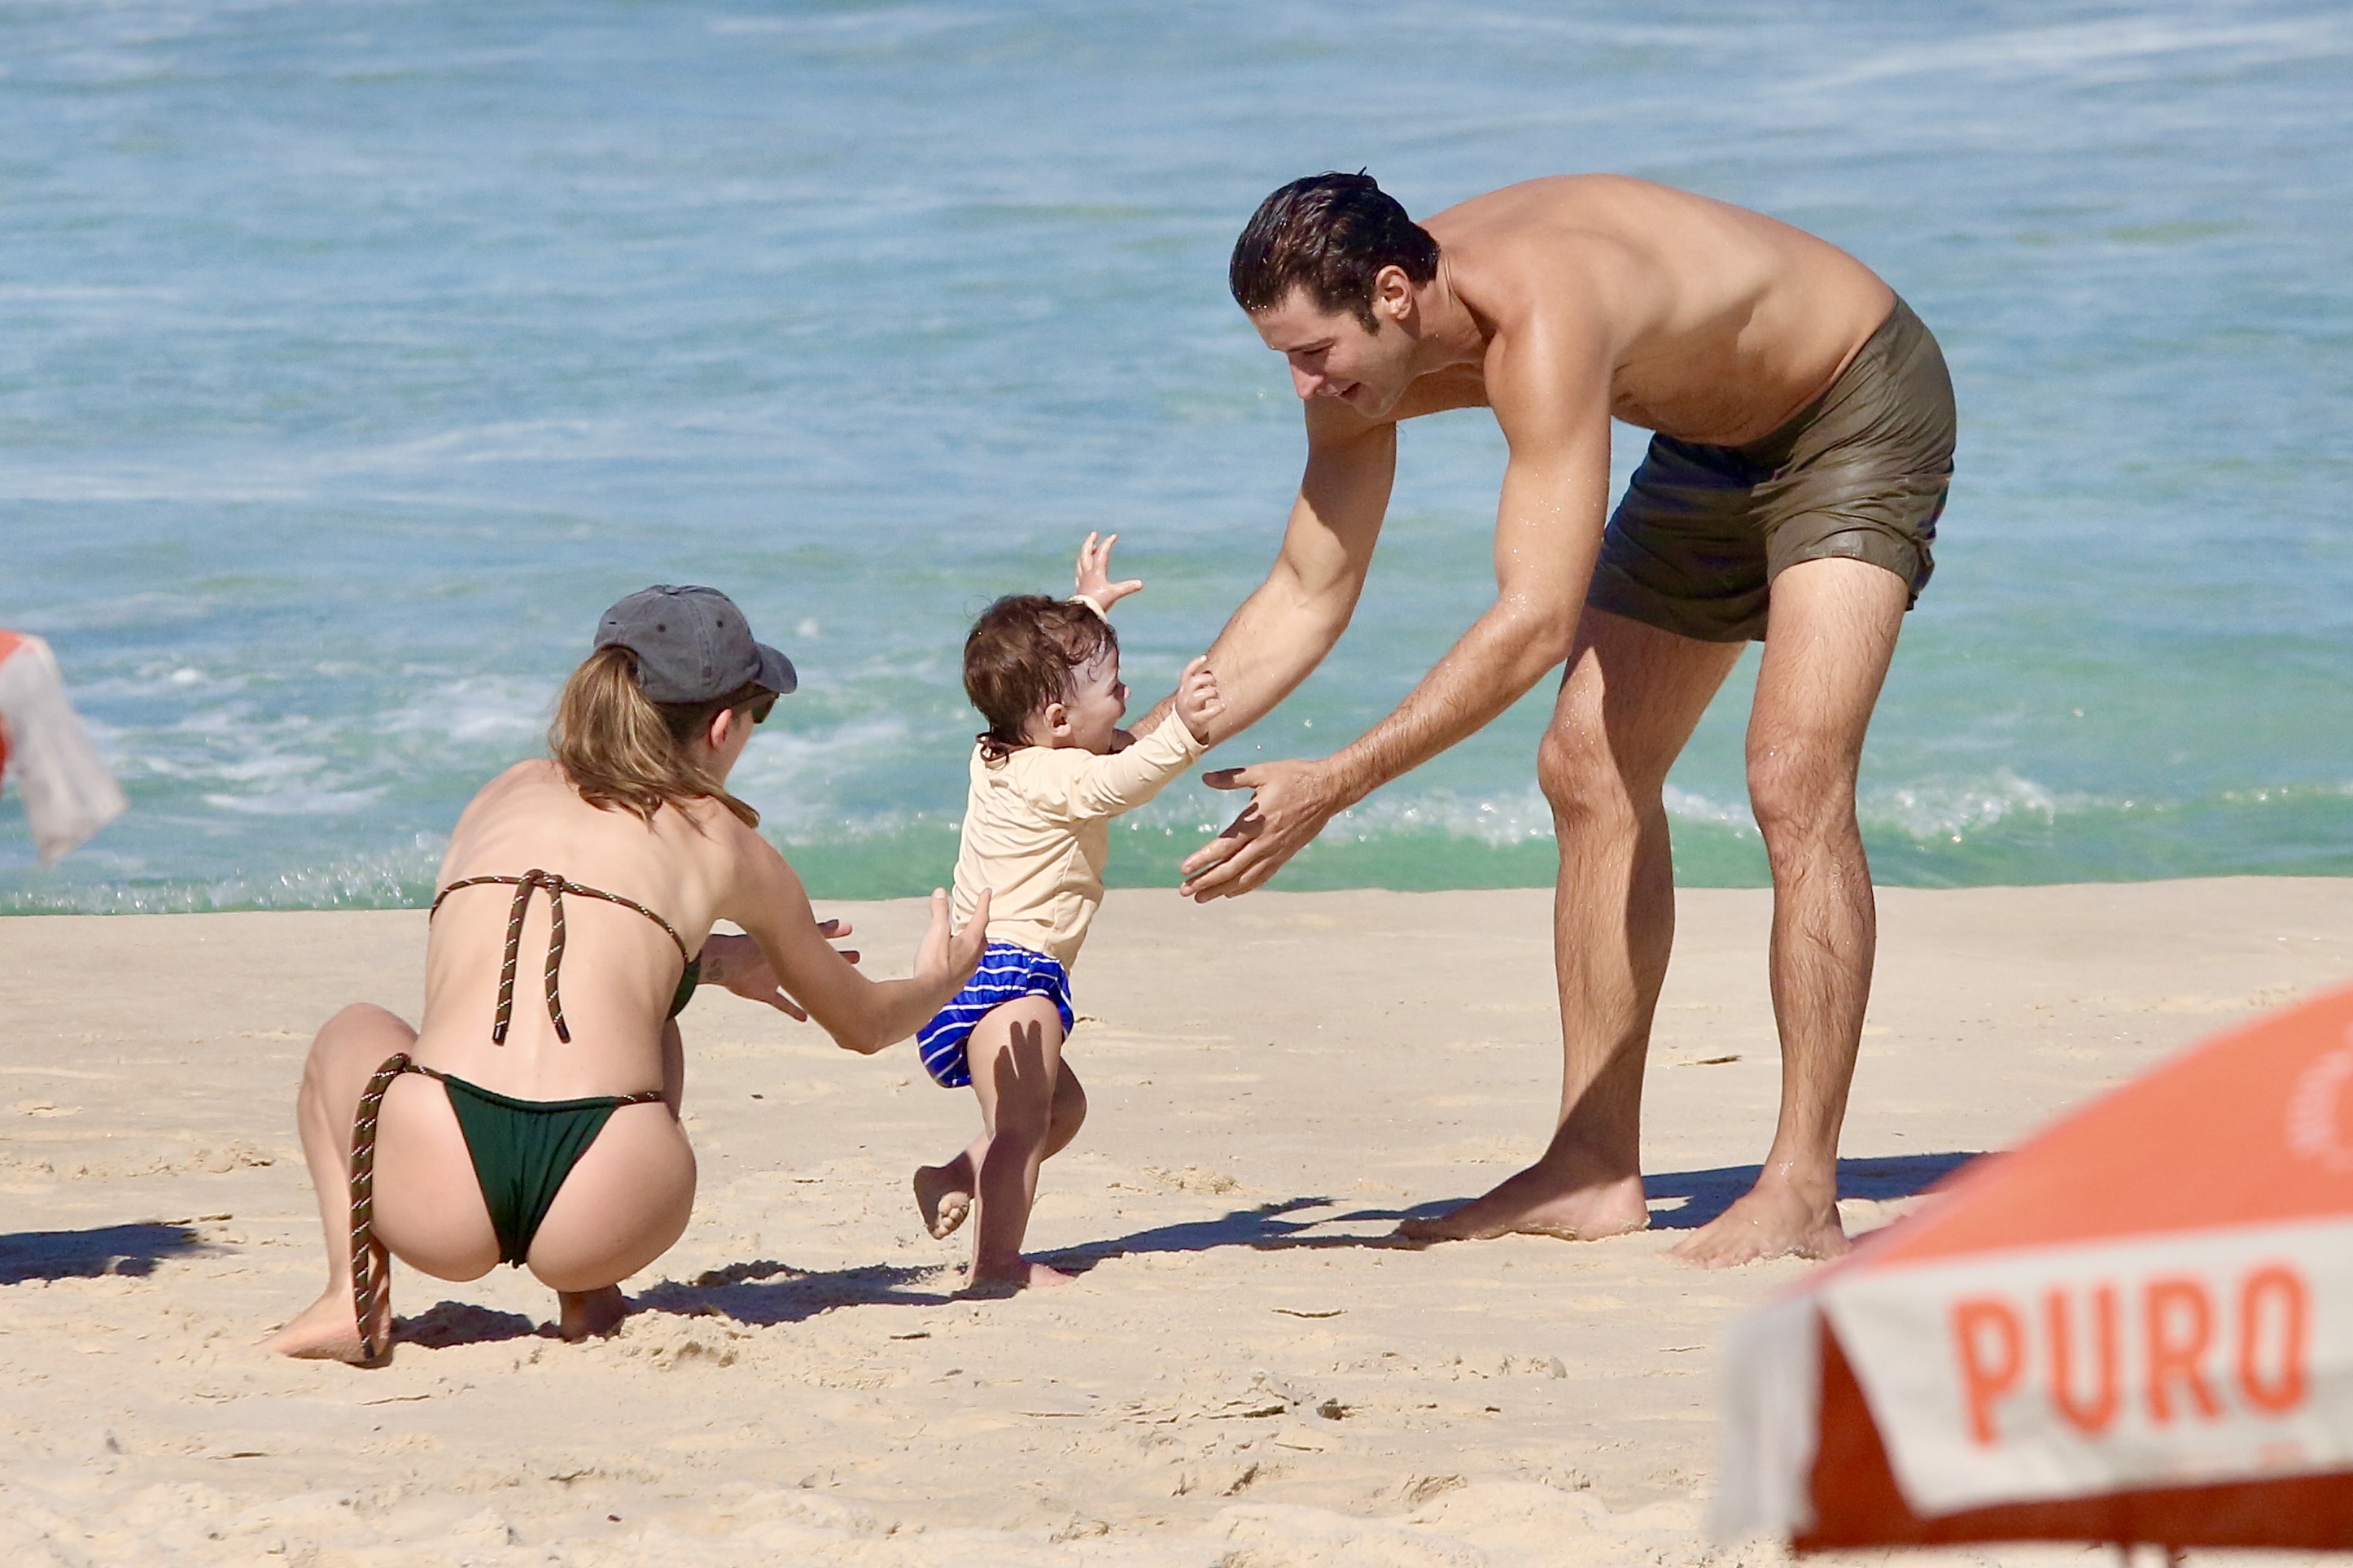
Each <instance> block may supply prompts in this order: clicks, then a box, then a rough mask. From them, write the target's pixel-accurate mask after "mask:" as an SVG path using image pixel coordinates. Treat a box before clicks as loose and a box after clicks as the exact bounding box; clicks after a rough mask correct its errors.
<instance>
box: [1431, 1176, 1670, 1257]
mask: <svg viewBox="0 0 2353 1568" xmlns="http://www.w3.org/2000/svg"><path fill="white" fill-rule="evenodd" d="M1650 1223H1651V1210H1650V1205H1647V1204H1646V1203H1644V1202H1643V1199H1642V1178H1641V1176H1639V1175H1633V1176H1620V1177H1616V1178H1614V1179H1611V1180H1608V1181H1599V1182H1587V1183H1584V1184H1576V1185H1563V1184H1559V1182H1558V1181H1557V1179H1556V1178H1554V1177H1553V1176H1551V1175H1550V1174H1549V1173H1547V1172H1546V1170H1545V1169H1544V1167H1543V1166H1541V1165H1535V1166H1531V1167H1529V1168H1528V1169H1527V1170H1525V1171H1522V1172H1520V1173H1518V1174H1517V1175H1514V1176H1511V1177H1509V1178H1507V1179H1506V1180H1505V1181H1504V1183H1503V1184H1501V1185H1499V1186H1497V1187H1496V1188H1495V1189H1494V1190H1493V1191H1492V1192H1490V1193H1488V1194H1485V1195H1484V1196H1483V1197H1476V1198H1473V1199H1472V1200H1471V1201H1470V1202H1469V1203H1467V1204H1464V1205H1462V1206H1461V1208H1457V1209H1450V1210H1449V1211H1447V1212H1446V1213H1445V1214H1442V1215H1432V1216H1430V1218H1428V1219H1409V1220H1406V1221H1403V1222H1401V1223H1400V1224H1399V1225H1398V1227H1397V1234H1398V1237H1400V1238H1401V1239H1403V1240H1406V1241H1485V1240H1487V1239H1489V1238H1490V1237H1498V1236H1513V1235H1519V1236H1550V1237H1559V1238H1560V1239H1561V1240H1563V1241H1599V1240H1600V1239H1601V1238H1602V1237H1606V1236H1624V1235H1627V1234H1628V1233H1630V1232H1632V1231H1637V1230H1641V1229H1642V1228H1643V1227H1645V1226H1648V1225H1649V1224H1650Z"/></svg>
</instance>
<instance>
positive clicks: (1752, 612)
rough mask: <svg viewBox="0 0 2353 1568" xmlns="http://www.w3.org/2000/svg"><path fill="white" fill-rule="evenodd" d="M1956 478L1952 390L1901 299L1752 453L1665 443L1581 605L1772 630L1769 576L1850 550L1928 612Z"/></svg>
mask: <svg viewBox="0 0 2353 1568" xmlns="http://www.w3.org/2000/svg"><path fill="white" fill-rule="evenodd" d="M1952 478H1953V382H1952V377H1951V376H1950V375H1949V374H1947V372H1946V369H1945V356H1944V353H1943V352H1942V351H1941V350H1939V349H1938V348H1937V347H1936V338H1935V337H1934V336H1932V335H1931V334H1930V333H1929V331H1928V329H1927V327H1926V325H1924V324H1923V323H1922V321H1921V320H1920V318H1919V317H1917V316H1915V315H1914V314H1913V313H1912V308H1911V307H1910V306H1908V305H1906V304H1905V303H1904V301H1903V300H1896V301H1895V309H1894V310H1892V311H1890V312H1889V313H1888V317H1887V320H1886V321H1883V322H1881V323H1880V325H1879V330H1878V331H1875V332H1873V333H1872V335H1871V337H1870V340H1869V341H1868V342H1865V343H1864V344H1863V345H1862V349H1861V350H1860V351H1859V352H1858V353H1856V354H1855V356H1854V358H1853V359H1852V361H1851V362H1850V363H1848V365H1847V367H1846V369H1844V370H1843V371H1841V372H1840V373H1839V378H1838V380H1836V381H1834V382H1832V383H1831V388H1830V390H1829V391H1828V392H1825V393H1823V394H1822V395H1820V397H1818V398H1816V399H1815V400H1814V401H1813V402H1812V403H1810V404H1809V405H1807V406H1806V407H1804V408H1802V409H1800V410H1799V412H1798V413H1797V414H1796V415H1795V416H1792V417H1791V418H1790V419H1789V421H1788V423H1787V424H1785V425H1783V426H1781V427H1780V428H1779V429H1778V430H1776V431H1774V432H1773V433H1772V434H1771V435H1769V436H1766V437H1762V438H1760V439H1758V440H1755V441H1751V442H1749V443H1748V444H1747V445H1746V446H1741V447H1703V446H1700V445H1698V444H1696V443H1694V442H1690V441H1678V440H1676V439H1674V438H1673V437H1670V436H1654V437H1651V450H1650V453H1649V455H1648V456H1646V457H1645V458H1643V459H1642V466H1641V468H1637V469H1635V470H1634V477H1633V479H1631V480H1630V481H1629V482H1628V484H1627V486H1626V494H1625V497H1624V498H1623V499H1622V500H1620V501H1619V503H1618V510H1617V512H1616V513H1615V515H1613V516H1612V517H1611V518H1610V519H1609V531H1607V532H1606V533H1605V534H1604V535H1603V536H1602V541H1601V559H1600V560H1599V563H1596V565H1595V566H1594V569H1593V587H1592V590H1591V592H1590V593H1588V595H1586V603H1587V604H1588V605H1592V606H1593V607H1594V608H1595V609H1598V610H1608V611H1609V612H1610V613H1611V614H1612V615H1619V616H1628V617H1630V618H1631V619H1633V620H1638V621H1641V622H1642V623H1643V624H1644V625H1646V626H1657V627H1659V628H1660V629H1661V630H1662V631H1670V632H1673V633H1675V634H1677V635H1678V636H1681V637H1696V638H1699V639H1700V640H1702V641H1704V642H1746V641H1749V640H1751V639H1754V638H1760V637H1764V636H1765V611H1766V602H1767V592H1768V590H1769V588H1770V586H1771V584H1772V582H1773V579H1774V578H1776V577H1778V576H1779V575H1780V574H1782V573H1783V572H1784V571H1786V570H1787V569H1788V568H1789V567H1791V566H1794V565H1796V564H1797V563H1799V562H1800V561H1816V560H1820V559H1821V558H1823V557H1825V556H1846V557H1850V558H1852V559H1853V560H1857V561H1868V562H1870V563H1872V564H1873V565H1874V566H1883V567H1885V568H1886V569H1887V570H1888V571H1890V572H1893V573H1894V574H1896V575H1897V576H1898V577H1901V578H1903V579H1904V581H1905V583H1906V584H1909V585H1910V587H1911V590H1912V601H1913V602H1914V603H1917V602H1918V600H1919V597H1920V590H1921V589H1922V588H1924V587H1926V585H1927V583H1928V574H1929V573H1930V572H1931V571H1933V570H1934V569H1935V566H1936V563H1935V562H1934V561H1933V560H1932V559H1931V558H1930V555H1929V550H1930V547H1931V546H1932V545H1933V544H1934V543H1935V542H1936V519H1937V516H1938V515H1939V514H1940V513H1942V512H1943V511H1944V510H1945V492H1946V490H1947V488H1948V487H1949V486H1950V485H1951V483H1952Z"/></svg>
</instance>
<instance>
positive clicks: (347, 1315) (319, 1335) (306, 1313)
mask: <svg viewBox="0 0 2353 1568" xmlns="http://www.w3.org/2000/svg"><path fill="white" fill-rule="evenodd" d="M385 1327H386V1328H387V1329H388V1328H389V1327H390V1325H389V1324H385ZM390 1338H391V1336H390V1335H389V1334H386V1335H385V1352H384V1353H383V1354H382V1355H381V1356H379V1357H377V1358H376V1360H375V1361H373V1362H371V1361H369V1360H368V1359H367V1357H366V1356H365V1355H364V1353H363V1352H361V1350H360V1330H359V1322H358V1321H357V1320H356V1319H354V1318H353V1315H352V1292H351V1289H350V1287H348V1286H346V1287H344V1288H343V1289H340V1290H330V1291H328V1292H327V1293H326V1294H325V1295H323V1296H322V1297H320V1298H319V1299H318V1300H315V1301H313V1302H311V1304H310V1305H309V1306H308V1307H306V1308H304V1309H303V1310H302V1311H301V1313H300V1314H299V1315H298V1316H296V1317H295V1319H294V1320H293V1321H291V1322H290V1323H288V1324H287V1325H286V1326H285V1327H284V1328H282V1329H280V1330H279V1331H277V1332H276V1333H274V1334H272V1335H270V1336H269V1338H268V1339H266V1340H264V1341H262V1342H261V1344H262V1348H263V1349H264V1350H269V1351H275V1352H278V1353H279V1354H280V1355H283V1356H292V1357H294V1358H295V1359H296V1360H298V1361H340V1362H348V1363H351V1364H352V1365H353V1366H381V1365H382V1364H383V1363H385V1361H388V1360H390V1359H391V1356H392V1350H391V1346H390V1344H389V1340H390Z"/></svg>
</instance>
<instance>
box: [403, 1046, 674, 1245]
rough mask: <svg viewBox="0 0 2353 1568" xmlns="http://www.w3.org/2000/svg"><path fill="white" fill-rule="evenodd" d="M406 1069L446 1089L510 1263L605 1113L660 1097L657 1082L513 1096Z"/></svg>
mask: <svg viewBox="0 0 2353 1568" xmlns="http://www.w3.org/2000/svg"><path fill="white" fill-rule="evenodd" d="M408 1070H410V1071H411V1072H421V1073H424V1074H426V1076H427V1077H429V1078H437V1079H440V1080H441V1087H442V1088H444V1089H448V1091H449V1109H450V1110H454V1111H456V1112H457V1113H458V1131H460V1132H462V1133H464V1134H465V1136H466V1152H467V1153H468V1154H469V1155H470V1156H471V1157H472V1158H473V1162H474V1180H475V1181H477V1182H478V1183H480V1184H481V1188H482V1202H483V1204H484V1205H486V1206H487V1207H488V1208H489V1209H490V1211H491V1229H492V1230H494V1231H496V1232H498V1236H499V1261H500V1262H501V1263H512V1264H513V1265H514V1266H515V1267H516V1268H522V1262H523V1259H524V1258H527V1257H529V1256H530V1255H531V1244H532V1238H533V1237H536V1236H537V1235H538V1234H539V1227H540V1226H541V1225H542V1224H543V1222H544V1221H545V1220H546V1218H547V1211H548V1210H549V1209H550V1208H551V1207H553V1206H554V1203H555V1194H558V1193H560V1192H562V1191H563V1190H564V1183H565V1178H567V1177H569V1176H570V1175H571V1174H572V1167H573V1166H575V1165H576V1164H578V1163H580V1156H581V1155H583V1154H586V1152H588V1145H590V1144H591V1143H594V1142H596V1134H598V1133H599V1132H602V1131H604V1130H605V1122H606V1121H607V1119H608V1118H609V1117H611V1115H612V1114H613V1112H615V1111H616V1110H619V1109H620V1108H621V1107H623V1106H625V1105H658V1104H659V1103H660V1102H661V1091H660V1090H659V1089H649V1090H647V1091H646V1092H645V1093H643V1094H632V1095H623V1096H616V1095H610V1094H599V1095H592V1096H590V1097H589V1098H588V1099H586V1100H516V1099H514V1098H513V1097H512V1096H511V1095H504V1094H500V1093H497V1092H496V1091H495V1090H491V1089H484V1088H482V1087H481V1086H480V1084H475V1083H468V1082H467V1081H466V1080H465V1079H462V1078H452V1077H450V1076H449V1075H448V1074H447V1073H438V1072H434V1071H433V1070H432V1069H431V1068H421V1067H411V1068H409V1069H408Z"/></svg>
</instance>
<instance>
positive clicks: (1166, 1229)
mask: <svg viewBox="0 0 2353 1568" xmlns="http://www.w3.org/2000/svg"><path fill="white" fill-rule="evenodd" d="M1976 1158H1977V1156H1976V1155H1975V1154H1973V1153H1966V1152H1949V1153H1940V1154H1894V1155H1882V1156H1878V1157H1875V1158H1871V1159H1860V1160H1841V1161H1840V1162H1839V1194H1840V1195H1841V1197H1848V1198H1869V1199H1873V1200H1876V1201H1880V1202H1885V1201H1886V1200H1888V1199H1891V1198H1902V1197H1910V1196H1913V1195H1914V1194H1918V1193H1921V1192H1925V1191H1926V1190H1927V1188H1929V1187H1930V1186H1932V1185H1934V1184H1936V1182H1938V1181H1941V1180H1942V1179H1943V1178H1944V1177H1946V1176H1947V1175H1949V1174H1950V1173H1952V1172H1954V1171H1956V1170H1957V1169H1959V1168H1960V1167H1961V1166H1962V1165H1964V1164H1966V1163H1968V1162H1969V1161H1971V1160H1973V1159H1976ZM1759 1169H1760V1167H1758V1166H1756V1165H1725V1166H1720V1167H1718V1168H1716V1169H1714V1170H1707V1171H1668V1172H1662V1173H1654V1174H1651V1175H1649V1176H1647V1177H1645V1178H1644V1180H1645V1184H1646V1185H1647V1186H1648V1188H1649V1191H1650V1194H1651V1198H1652V1200H1653V1201H1657V1200H1661V1199H1664V1200H1667V1201H1669V1202H1670V1203H1672V1202H1674V1201H1675V1200H1681V1202H1680V1205H1678V1206H1674V1207H1670V1208H1666V1209H1662V1210H1660V1211H1658V1212H1656V1213H1655V1214H1654V1215H1652V1217H1651V1225H1652V1226H1653V1227H1654V1228H1657V1229H1660V1230H1695V1229H1697V1228H1698V1227H1699V1226H1704V1225H1705V1224H1706V1223H1707V1222H1708V1221H1710V1220H1712V1219H1714V1218H1715V1216H1716V1215H1720V1214H1722V1213H1723V1212H1724V1211H1725V1209H1726V1208H1728V1207H1730V1206H1731V1204H1732V1201H1733V1200H1734V1199H1735V1198H1736V1197H1738V1196H1739V1195H1740V1194H1742V1193H1745V1192H1746V1191H1747V1190H1748V1188H1749V1186H1750V1185H1751V1184H1753V1183H1755V1181H1756V1180H1757V1173H1758V1171H1759ZM1464 1201H1466V1200H1464V1199H1461V1198H1451V1199H1443V1200H1440V1201H1436V1202H1431V1203H1426V1204H1417V1205H1414V1206H1413V1207H1412V1208H1409V1209H1381V1208H1376V1209H1350V1210H1347V1211H1345V1212H1334V1211H1335V1209H1336V1207H1337V1205H1335V1204H1334V1203H1333V1201H1332V1200H1331V1199H1330V1198H1328V1197H1296V1198H1285V1199H1282V1201H1280V1202H1277V1203H1270V1204H1261V1205H1258V1206H1257V1207H1255V1208H1248V1209H1235V1210H1233V1211H1232V1212H1231V1213H1229V1214H1225V1215H1219V1217H1217V1218H1215V1219H1202V1220H1187V1221H1181V1222H1179V1223H1177V1224H1175V1225H1164V1226H1154V1227H1152V1228H1151V1229H1149V1230H1139V1231H1134V1232H1132V1233H1130V1234H1129V1235H1126V1236H1122V1237H1111V1238H1108V1239H1106V1240H1103V1241H1095V1242H1088V1243H1086V1244H1084V1245H1082V1246H1079V1247H1065V1248H1063V1249H1061V1250H1060V1251H1056V1252H1050V1253H1045V1254H1039V1255H1033V1256H1041V1257H1042V1258H1044V1260H1045V1261H1047V1262H1049V1263H1051V1264H1052V1265H1053V1266H1054V1267H1055V1268H1060V1269H1062V1270H1064V1271H1066V1272H1068V1273H1072V1274H1083V1273H1085V1272H1086V1271H1087V1270H1088V1269H1090V1268H1093V1267H1094V1266H1095V1265H1097V1264H1099V1263H1102V1262H1104V1261H1106V1260H1108V1259H1110V1258H1128V1257H1134V1256H1137V1255H1140V1254H1145V1253H1155V1252H1208V1251H1210V1250H1213V1249H1215V1248H1217V1247H1250V1248H1253V1249H1256V1250H1259V1251H1282V1250H1287V1249H1290V1248H1293V1247H1410V1246H1412V1245H1414V1244H1412V1243H1409V1242H1403V1241H1399V1240H1398V1239H1396V1238H1395V1237H1391V1236H1390V1235H1389V1234H1388V1226H1394V1225H1395V1224H1396V1223H1397V1222H1398V1221H1399V1220H1402V1219H1410V1218H1417V1217H1420V1216H1424V1215H1438V1214H1443V1213H1445V1212H1446V1211H1447V1210H1449V1209H1451V1208H1454V1207H1456V1206H1457V1205H1460V1204H1461V1203H1463V1202H1464ZM1368 1225H1371V1226H1381V1227H1382V1228H1381V1229H1380V1230H1378V1231H1377V1232H1373V1233H1369V1234H1368V1233H1367V1232H1366V1230H1365V1229H1364V1228H1362V1227H1364V1226H1368ZM1325 1226H1356V1227H1358V1228H1356V1230H1354V1231H1353V1232H1351V1231H1345V1230H1326V1229H1324V1227H1325ZM171 1228H174V1227H170V1226H118V1227H116V1229H117V1230H118V1231H138V1230H165V1229H171ZM62 1234H65V1235H68V1236H75V1235H81V1236H91V1237H97V1236H110V1235H113V1234H115V1232H110V1231H93V1232H79V1233H77V1232H67V1233H62ZM189 1234H190V1236H191V1238H193V1233H189ZM28 1239H33V1238H28V1237H0V1279H13V1278H29V1277H30V1276H23V1275H11V1274H8V1273H6V1272H5V1268H6V1267H7V1264H8V1260H9V1259H10V1258H12V1256H13V1255H12V1254H10V1253H9V1252H8V1251H7V1250H6V1249H7V1248H8V1247H10V1245H11V1244H13V1243H18V1242H22V1241H26V1240H28ZM188 1245H190V1246H193V1245H195V1243H194V1241H193V1239H191V1241H190V1242H189V1243H188ZM85 1256H95V1254H94V1253H90V1254H85ZM149 1267H153V1265H152V1263H151V1264H150V1265H149ZM79 1272H86V1273H107V1272H113V1273H133V1272H136V1273H144V1272H146V1269H145V1268H136V1269H133V1268H113V1269H107V1268H88V1269H82V1270H79ZM957 1279H958V1276H957V1273H956V1271H955V1268H953V1267H952V1266H950V1265H946V1264H938V1265H933V1266H930V1267H926V1268H906V1267H901V1266H896V1265H891V1264H880V1263H877V1264H869V1265H866V1266H864V1267H862V1268H835V1269H801V1268H793V1267H792V1266H791V1265H789V1264H785V1263H778V1262H776V1261H774V1260H772V1259H763V1260H761V1261H759V1262H755V1263H731V1264H729V1265H728V1266H727V1267H726V1268H713V1269H710V1270H708V1271H707V1272H705V1273H702V1274H699V1275H697V1276H695V1278H694V1279H691V1280H684V1281H681V1280H676V1279H663V1280H659V1281H657V1282H656V1283H655V1284H653V1285H651V1286H649V1287H648V1288H647V1289H645V1290H643V1291H642V1292H640V1293H638V1295H636V1296H633V1297H631V1298H630V1300H629V1310H630V1312H631V1313H632V1314H633V1315H634V1314H636V1313H638V1312H664V1313H669V1314H671V1315H673V1316H677V1317H687V1318H694V1317H722V1318H727V1319H731V1320H733V1321H735V1322H739V1323H745V1324H754V1325H761V1326H765V1325H769V1324H776V1323H798V1322H805V1321H807V1320H808V1319H810V1318H814V1317H816V1316H818V1314H820V1313H823V1312H829V1311H832V1310H835V1309H837V1308H840V1307H937V1306H942V1305H944V1304H946V1303H947V1302H949V1301H953V1300H958V1299H959V1297H960V1295H961V1292H960V1291H959V1290H957V1289H955V1283H956V1281H957ZM939 1284H944V1285H946V1286H947V1287H948V1288H947V1289H938V1288H936V1286H937V1285H939ZM553 1334H554V1326H553V1325H552V1324H542V1323H535V1322H533V1321H532V1320H531V1319H529V1318H526V1317H524V1316H523V1315H522V1313H520V1312H498V1311H492V1310H490V1309H488V1308H484V1307H471V1306H468V1305H466V1304H465V1303H463V1302H460V1301H442V1302H439V1303H438V1304H436V1305H435V1306H433V1307H432V1308H430V1309H428V1310H426V1311H424V1312H421V1313H419V1314H417V1316H415V1317H413V1318H404V1319H402V1320H400V1321H399V1323H398V1324H397V1325H396V1328H395V1329H394V1332H393V1338H394V1341H395V1342H396V1343H399V1344H414V1345H423V1346H429V1347H433V1348H436V1349H438V1348H439V1347H441V1346H444V1345H462V1344H488V1343H494V1342H500V1341H504V1340H522V1339H531V1338H533V1337H544V1336H550V1335H553Z"/></svg>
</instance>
